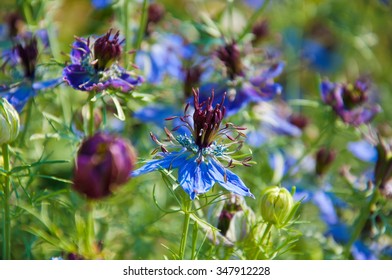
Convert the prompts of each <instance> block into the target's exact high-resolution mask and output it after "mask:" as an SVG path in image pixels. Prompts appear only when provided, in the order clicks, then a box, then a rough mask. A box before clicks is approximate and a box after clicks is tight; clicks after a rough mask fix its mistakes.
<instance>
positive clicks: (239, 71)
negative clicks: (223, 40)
mask: <svg viewBox="0 0 392 280" xmlns="http://www.w3.org/2000/svg"><path fill="white" fill-rule="evenodd" d="M216 55H217V56H218V58H219V59H220V60H221V61H222V62H223V63H224V64H225V66H226V70H227V74H228V76H229V78H230V80H234V78H235V77H236V76H244V72H243V65H242V62H241V54H240V50H239V48H238V46H237V44H236V43H235V42H232V43H229V44H227V45H225V46H222V47H219V48H218V50H217V51H216Z"/></svg>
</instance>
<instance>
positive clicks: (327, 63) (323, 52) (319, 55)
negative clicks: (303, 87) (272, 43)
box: [283, 26, 343, 73]
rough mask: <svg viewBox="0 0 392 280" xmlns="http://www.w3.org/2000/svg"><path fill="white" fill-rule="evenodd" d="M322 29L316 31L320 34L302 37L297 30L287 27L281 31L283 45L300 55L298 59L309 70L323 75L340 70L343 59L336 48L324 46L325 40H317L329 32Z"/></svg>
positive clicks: (300, 32)
mask: <svg viewBox="0 0 392 280" xmlns="http://www.w3.org/2000/svg"><path fill="white" fill-rule="evenodd" d="M324 29H325V28H324V27H323V26H321V27H320V26H319V27H318V28H317V30H318V32H319V33H321V34H305V35H304V34H302V31H300V30H299V29H297V28H294V27H289V28H287V29H285V30H284V31H283V40H284V44H285V45H286V46H289V47H291V48H292V51H293V52H294V53H296V54H300V58H301V59H302V60H303V61H304V62H305V63H307V64H308V65H309V66H310V67H311V68H313V69H315V70H316V71H319V72H323V73H332V72H334V71H337V70H338V69H339V68H340V66H341V65H342V62H343V59H342V56H341V55H340V54H339V53H338V52H337V51H336V48H334V47H331V46H327V45H326V44H325V41H327V40H325V39H323V38H317V37H320V36H328V35H327V34H329V32H328V31H326V30H324ZM320 30H323V31H324V32H320ZM323 41H324V42H323ZM328 41H331V39H328Z"/></svg>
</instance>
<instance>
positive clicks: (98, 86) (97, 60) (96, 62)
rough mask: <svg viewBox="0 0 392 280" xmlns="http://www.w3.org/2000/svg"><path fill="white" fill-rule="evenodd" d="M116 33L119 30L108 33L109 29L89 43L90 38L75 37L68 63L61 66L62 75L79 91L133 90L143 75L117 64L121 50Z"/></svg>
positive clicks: (124, 91) (141, 80)
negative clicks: (135, 73)
mask: <svg viewBox="0 0 392 280" xmlns="http://www.w3.org/2000/svg"><path fill="white" fill-rule="evenodd" d="M119 36H120V35H119V32H117V33H115V34H114V35H112V34H111V30H109V32H107V33H106V34H105V35H103V36H101V37H99V38H97V39H95V40H94V42H93V43H92V44H90V38H88V39H85V38H76V41H75V42H74V43H73V46H72V51H71V62H72V64H70V65H67V66H66V67H65V68H64V70H63V79H64V80H65V81H66V82H67V83H68V84H69V85H70V86H71V87H73V88H74V89H77V90H81V91H102V90H105V89H115V90H117V91H121V92H122V93H129V92H131V91H133V90H134V88H135V87H136V86H138V85H140V84H141V83H142V82H143V79H142V77H139V76H136V75H134V74H133V73H131V72H128V71H126V70H125V69H124V68H122V67H120V66H119V65H118V60H119V59H120V57H121V53H122V47H121V43H122V42H121V41H120V38H119Z"/></svg>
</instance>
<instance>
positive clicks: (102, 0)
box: [91, 0, 113, 9]
mask: <svg viewBox="0 0 392 280" xmlns="http://www.w3.org/2000/svg"><path fill="white" fill-rule="evenodd" d="M91 4H92V5H93V7H94V8H95V9H105V8H107V7H108V6H110V5H111V4H113V0H91Z"/></svg>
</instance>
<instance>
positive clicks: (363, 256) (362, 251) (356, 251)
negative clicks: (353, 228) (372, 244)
mask: <svg viewBox="0 0 392 280" xmlns="http://www.w3.org/2000/svg"><path fill="white" fill-rule="evenodd" d="M351 253H352V254H353V257H354V259H356V260H376V259H377V257H376V256H375V255H374V254H373V252H372V251H371V250H370V248H369V247H367V246H366V245H365V243H363V242H362V241H360V240H357V241H355V242H354V244H353V246H352V247H351Z"/></svg>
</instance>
